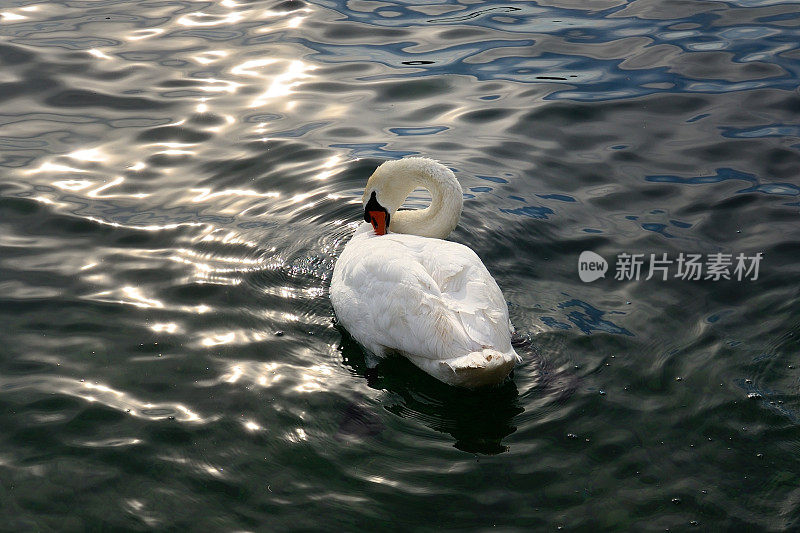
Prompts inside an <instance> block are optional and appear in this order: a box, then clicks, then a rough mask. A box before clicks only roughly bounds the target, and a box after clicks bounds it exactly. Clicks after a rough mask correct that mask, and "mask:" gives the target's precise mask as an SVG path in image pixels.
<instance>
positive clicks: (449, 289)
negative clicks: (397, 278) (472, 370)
mask: <svg viewBox="0 0 800 533" xmlns="http://www.w3.org/2000/svg"><path fill="white" fill-rule="evenodd" d="M448 245H449V246H448V253H446V254H437V255H429V256H428V257H430V261H431V265H430V267H429V268H430V270H431V271H432V272H433V277H434V279H436V281H437V283H438V285H439V287H440V288H441V291H442V294H443V297H444V299H445V302H446V304H447V306H448V307H449V308H450V309H452V310H453V311H454V312H455V314H456V316H457V317H458V320H459V321H460V323H461V325H462V327H463V328H464V330H465V331H466V332H467V334H468V335H469V337H470V339H471V340H472V341H474V343H475V344H477V345H479V346H480V347H481V348H493V349H496V350H498V351H500V352H504V353H505V352H508V351H510V350H511V337H510V327H509V320H508V306H507V305H506V301H505V298H504V297H503V293H502V291H501V290H500V287H499V286H498V285H497V282H496V281H495V280H494V278H493V277H492V275H491V274H490V273H489V271H488V270H487V269H486V267H485V266H484V264H483V262H482V261H481V260H480V258H479V257H478V256H477V254H475V252H474V251H473V250H471V249H470V248H468V247H466V246H462V245H460V244H457V243H448Z"/></svg>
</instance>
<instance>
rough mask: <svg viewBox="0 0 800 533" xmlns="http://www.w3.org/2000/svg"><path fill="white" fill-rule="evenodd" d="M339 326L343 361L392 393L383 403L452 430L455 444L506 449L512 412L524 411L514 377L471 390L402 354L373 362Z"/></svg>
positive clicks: (484, 449) (495, 450)
mask: <svg viewBox="0 0 800 533" xmlns="http://www.w3.org/2000/svg"><path fill="white" fill-rule="evenodd" d="M337 329H339V330H340V331H341V333H342V344H341V347H340V349H341V352H342V359H343V361H344V363H345V364H346V365H348V366H349V367H350V368H352V369H353V370H354V371H355V372H356V373H357V374H358V375H360V376H363V377H364V378H366V380H367V383H368V384H369V386H370V387H372V388H374V389H378V390H386V391H388V392H390V393H392V401H388V402H386V403H385V404H384V408H385V409H386V410H387V411H389V412H391V413H393V414H395V415H397V416H400V417H403V418H413V419H416V420H419V421H421V422H423V423H424V424H425V425H427V426H428V427H430V428H431V429H434V430H436V431H440V432H442V433H449V434H450V435H451V436H452V437H453V438H454V439H455V443H454V444H453V446H455V447H456V448H458V449H459V450H463V451H465V452H470V453H481V454H498V453H502V452H505V451H508V449H509V448H508V446H506V445H505V444H503V439H504V438H506V437H507V436H508V435H511V434H512V433H514V432H515V431H516V430H517V428H516V426H514V424H513V421H514V418H515V417H516V416H517V415H519V414H520V413H522V412H523V411H524V409H523V407H522V405H521V404H520V401H519V392H518V391H517V386H516V385H515V384H514V382H513V381H511V380H508V381H506V382H505V383H504V384H502V385H500V386H498V387H493V388H489V389H483V390H475V391H470V390H467V389H462V388H458V387H452V386H450V385H446V384H444V383H442V382H440V381H438V380H436V379H434V378H433V377H431V376H429V375H428V374H426V373H425V372H423V371H422V370H420V369H418V368H417V367H416V366H414V365H413V364H412V363H411V362H409V361H408V360H407V359H405V358H404V357H400V356H393V357H387V358H386V359H383V360H382V361H380V362H379V363H378V365H377V366H376V367H374V368H369V367H368V365H367V361H366V358H365V356H364V352H363V351H362V350H361V347H360V346H359V345H358V343H356V342H355V341H354V340H353V339H352V338H351V337H350V336H349V335H348V334H347V332H346V331H344V330H342V329H341V328H337ZM345 422H347V421H346V420H345Z"/></svg>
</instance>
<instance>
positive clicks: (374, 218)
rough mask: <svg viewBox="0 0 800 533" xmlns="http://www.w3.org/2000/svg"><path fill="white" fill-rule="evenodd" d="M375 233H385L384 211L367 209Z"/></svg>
mask: <svg viewBox="0 0 800 533" xmlns="http://www.w3.org/2000/svg"><path fill="white" fill-rule="evenodd" d="M367 214H368V215H369V219H370V222H371V223H372V227H373V228H375V235H386V211H367Z"/></svg>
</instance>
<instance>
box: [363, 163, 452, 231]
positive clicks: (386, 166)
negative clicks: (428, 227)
mask: <svg viewBox="0 0 800 533" xmlns="http://www.w3.org/2000/svg"><path fill="white" fill-rule="evenodd" d="M417 187H423V188H425V189H428V190H429V191H430V192H431V195H432V197H434V198H436V197H437V196H441V195H443V194H445V193H447V192H449V193H450V194H451V195H452V196H453V197H454V199H453V200H452V203H453V204H454V205H453V206H452V208H451V211H452V212H453V216H454V220H453V221H452V224H451V225H450V227H449V228H446V232H445V230H443V232H444V233H445V235H446V234H449V233H450V231H452V229H453V227H455V225H456V223H457V222H458V217H459V215H460V214H461V202H462V195H461V186H460V185H459V184H458V180H457V179H456V177H455V175H453V172H452V171H451V170H450V169H449V168H447V167H446V166H444V165H442V164H441V163H438V162H436V161H434V160H432V159H427V158H423V157H408V158H406V159H397V160H393V161H386V162H385V163H383V164H382V165H381V166H379V167H378V168H377V169H375V172H373V173H372V176H370V177H369V180H367V186H366V188H365V189H364V196H363V197H362V199H361V201H362V204H363V205H364V220H366V221H367V222H369V223H371V224H372V226H373V227H374V228H375V233H376V234H378V235H383V234H385V233H386V231H387V230H388V229H389V224H390V221H391V220H392V218H393V217H394V214H395V213H396V212H397V210H398V209H400V206H401V205H403V202H405V201H406V198H407V197H408V195H409V194H411V192H412V191H413V190H414V189H416V188H417ZM455 204H457V205H455ZM432 207H433V206H432ZM441 208H442V206H441V205H436V206H435V209H434V211H437V212H438V211H439V210H440V209H441ZM451 218H453V217H451ZM396 222H397V223H398V224H399V223H400V220H399V219H398V220H397V221H396ZM448 224H449V222H448ZM391 229H392V231H395V228H394V227H392V228H391ZM398 229H400V228H399V227H398ZM400 231H401V232H403V231H402V230H400ZM406 233H415V234H418V235H422V234H424V232H420V231H413V232H412V231H406Z"/></svg>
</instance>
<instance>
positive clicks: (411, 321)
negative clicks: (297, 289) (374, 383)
mask: <svg viewBox="0 0 800 533" xmlns="http://www.w3.org/2000/svg"><path fill="white" fill-rule="evenodd" d="M331 300H332V303H333V306H334V309H335V310H336V314H337V317H338V319H339V321H340V322H341V324H342V325H343V326H344V327H345V328H347V330H348V331H349V332H350V334H351V335H352V336H353V337H354V338H355V339H356V340H357V341H359V342H360V343H361V344H362V345H363V346H364V347H365V348H367V350H369V351H370V352H372V353H374V354H376V355H378V356H383V355H384V354H385V353H386V352H387V351H397V352H400V353H402V354H403V355H405V356H406V357H408V358H409V359H410V360H411V361H412V362H413V363H415V364H416V365H417V366H419V367H420V368H422V369H423V370H425V371H427V372H428V373H431V374H432V375H434V376H435V377H437V378H438V379H441V380H442V381H445V382H447V383H451V384H458V385H465V386H477V385H482V384H486V383H489V382H497V381H499V380H502V379H503V378H504V377H505V375H507V374H508V372H509V371H510V369H511V368H512V367H513V365H514V363H515V362H516V361H517V359H518V356H517V355H516V353H515V352H514V350H513V348H512V347H511V335H510V323H509V320H508V307H507V306H506V302H505V299H504V298H503V294H502V292H501V291H500V288H499V287H498V286H497V283H496V282H495V280H494V278H492V276H491V274H489V272H488V271H487V270H486V267H485V266H484V265H483V263H482V262H481V260H480V259H479V258H478V256H477V255H476V254H475V252H473V251H472V250H470V249H469V248H468V247H466V246H463V245H461V244H458V243H454V242H450V241H444V240H440V239H430V238H425V237H419V236H416V235H405V234H396V233H391V234H387V235H383V236H380V237H378V236H374V235H372V234H371V228H370V227H369V225H368V224H364V225H362V226H361V227H360V228H359V230H358V231H357V232H356V235H354V237H353V239H352V240H351V241H350V242H349V243H348V244H347V246H346V247H345V249H344V251H343V252H342V255H341V256H340V258H339V260H338V261H337V263H336V267H335V268H334V272H333V278H332V280H331ZM499 374H502V376H500V378H499V379H498V378H497V375H499Z"/></svg>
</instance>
